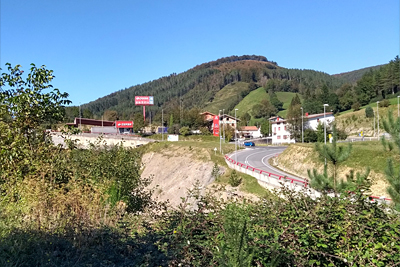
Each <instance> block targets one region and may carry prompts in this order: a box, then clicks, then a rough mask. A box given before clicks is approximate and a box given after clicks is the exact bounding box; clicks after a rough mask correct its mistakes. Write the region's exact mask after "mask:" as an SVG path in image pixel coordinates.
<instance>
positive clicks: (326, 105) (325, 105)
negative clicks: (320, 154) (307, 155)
mask: <svg viewBox="0 0 400 267" xmlns="http://www.w3.org/2000/svg"><path fill="white" fill-rule="evenodd" d="M328 106H329V105H328V104H324V141H325V145H326V118H325V107H328ZM325 165H326V158H325Z"/></svg>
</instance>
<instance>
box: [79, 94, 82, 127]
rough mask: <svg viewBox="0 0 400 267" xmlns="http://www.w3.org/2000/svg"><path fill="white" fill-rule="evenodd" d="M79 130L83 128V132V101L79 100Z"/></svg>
mask: <svg viewBox="0 0 400 267" xmlns="http://www.w3.org/2000/svg"><path fill="white" fill-rule="evenodd" d="M79 130H81V134H82V116H81V102H79Z"/></svg>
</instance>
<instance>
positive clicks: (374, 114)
mask: <svg viewBox="0 0 400 267" xmlns="http://www.w3.org/2000/svg"><path fill="white" fill-rule="evenodd" d="M372 111H373V110H372ZM373 112H374V137H375V136H376V132H375V111H373Z"/></svg>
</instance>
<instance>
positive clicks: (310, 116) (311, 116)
mask: <svg viewBox="0 0 400 267" xmlns="http://www.w3.org/2000/svg"><path fill="white" fill-rule="evenodd" d="M332 114H333V112H325V116H328V115H332ZM323 116H324V113H318V114H310V115H308V116H304V117H305V118H308V119H312V118H317V117H323Z"/></svg>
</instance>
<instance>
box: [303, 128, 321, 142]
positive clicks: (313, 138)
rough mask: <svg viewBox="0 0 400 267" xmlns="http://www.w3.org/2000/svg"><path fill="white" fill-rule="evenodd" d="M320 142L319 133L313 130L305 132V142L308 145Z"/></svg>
mask: <svg viewBox="0 0 400 267" xmlns="http://www.w3.org/2000/svg"><path fill="white" fill-rule="evenodd" d="M317 141H318V136H317V133H316V132H315V131H314V130H312V129H305V130H304V142H306V143H314V142H317Z"/></svg>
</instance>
